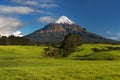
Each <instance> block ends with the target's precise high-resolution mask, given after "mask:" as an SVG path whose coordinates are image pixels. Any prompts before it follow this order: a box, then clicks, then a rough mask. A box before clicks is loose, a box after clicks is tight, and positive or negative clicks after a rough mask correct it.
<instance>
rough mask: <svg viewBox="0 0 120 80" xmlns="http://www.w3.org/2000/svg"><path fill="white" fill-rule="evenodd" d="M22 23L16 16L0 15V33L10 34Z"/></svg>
mask: <svg viewBox="0 0 120 80" xmlns="http://www.w3.org/2000/svg"><path fill="white" fill-rule="evenodd" d="M22 25H23V23H22V22H20V21H19V20H18V19H16V18H11V17H0V34H5V35H10V34H12V33H13V32H14V31H16V30H18V29H19V28H20V27H21V26H22Z"/></svg>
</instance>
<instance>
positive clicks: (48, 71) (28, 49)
mask: <svg viewBox="0 0 120 80" xmlns="http://www.w3.org/2000/svg"><path fill="white" fill-rule="evenodd" d="M104 46H106V45H103V44H92V45H91V44H85V45H83V46H81V47H77V48H76V52H74V53H72V54H71V55H70V56H68V57H67V58H64V59H54V58H45V57H43V56H42V55H43V52H44V48H46V46H0V80H120V60H113V61H108V60H107V61H106V60H90V61H88V60H73V59H74V56H76V55H80V56H84V55H87V54H96V56H101V55H100V54H99V55H97V53H93V52H92V51H91V48H93V47H104ZM115 46H117V45H115ZM100 53H102V55H104V54H113V55H120V53H119V51H109V52H100ZM96 56H94V57H96ZM92 57H93V55H92ZM103 57H104V56H103Z"/></svg>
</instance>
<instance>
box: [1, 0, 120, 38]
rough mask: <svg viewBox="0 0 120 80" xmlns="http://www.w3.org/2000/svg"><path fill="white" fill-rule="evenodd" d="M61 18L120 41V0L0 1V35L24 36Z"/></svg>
mask: <svg viewBox="0 0 120 80" xmlns="http://www.w3.org/2000/svg"><path fill="white" fill-rule="evenodd" d="M63 15H64V16H67V17H68V18H70V19H71V20H72V21H73V22H75V23H77V24H79V25H81V26H82V27H85V28H86V29H87V30H89V31H91V32H93V33H96V34H98V35H101V36H104V37H107V38H111V39H116V40H120V0H2V1H1V2H0V34H12V33H13V32H15V31H21V32H22V33H23V34H24V35H27V34H29V33H31V32H33V31H35V30H38V29H40V28H42V27H44V25H46V24H48V23H50V22H53V21H54V20H56V19H57V18H59V17H60V16H63Z"/></svg>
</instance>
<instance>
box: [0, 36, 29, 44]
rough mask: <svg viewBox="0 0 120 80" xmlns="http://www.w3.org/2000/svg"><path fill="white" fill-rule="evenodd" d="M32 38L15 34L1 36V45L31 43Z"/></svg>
mask: <svg viewBox="0 0 120 80" xmlns="http://www.w3.org/2000/svg"><path fill="white" fill-rule="evenodd" d="M29 44H30V40H29V39H26V38H23V37H15V36H13V35H11V36H9V37H6V36H1V37H0V45H29Z"/></svg>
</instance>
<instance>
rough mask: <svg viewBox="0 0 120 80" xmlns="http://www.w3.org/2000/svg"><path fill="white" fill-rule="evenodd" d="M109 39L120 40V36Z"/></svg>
mask: <svg viewBox="0 0 120 80" xmlns="http://www.w3.org/2000/svg"><path fill="white" fill-rule="evenodd" d="M108 38H109V39H112V40H118V39H119V37H108Z"/></svg>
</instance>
